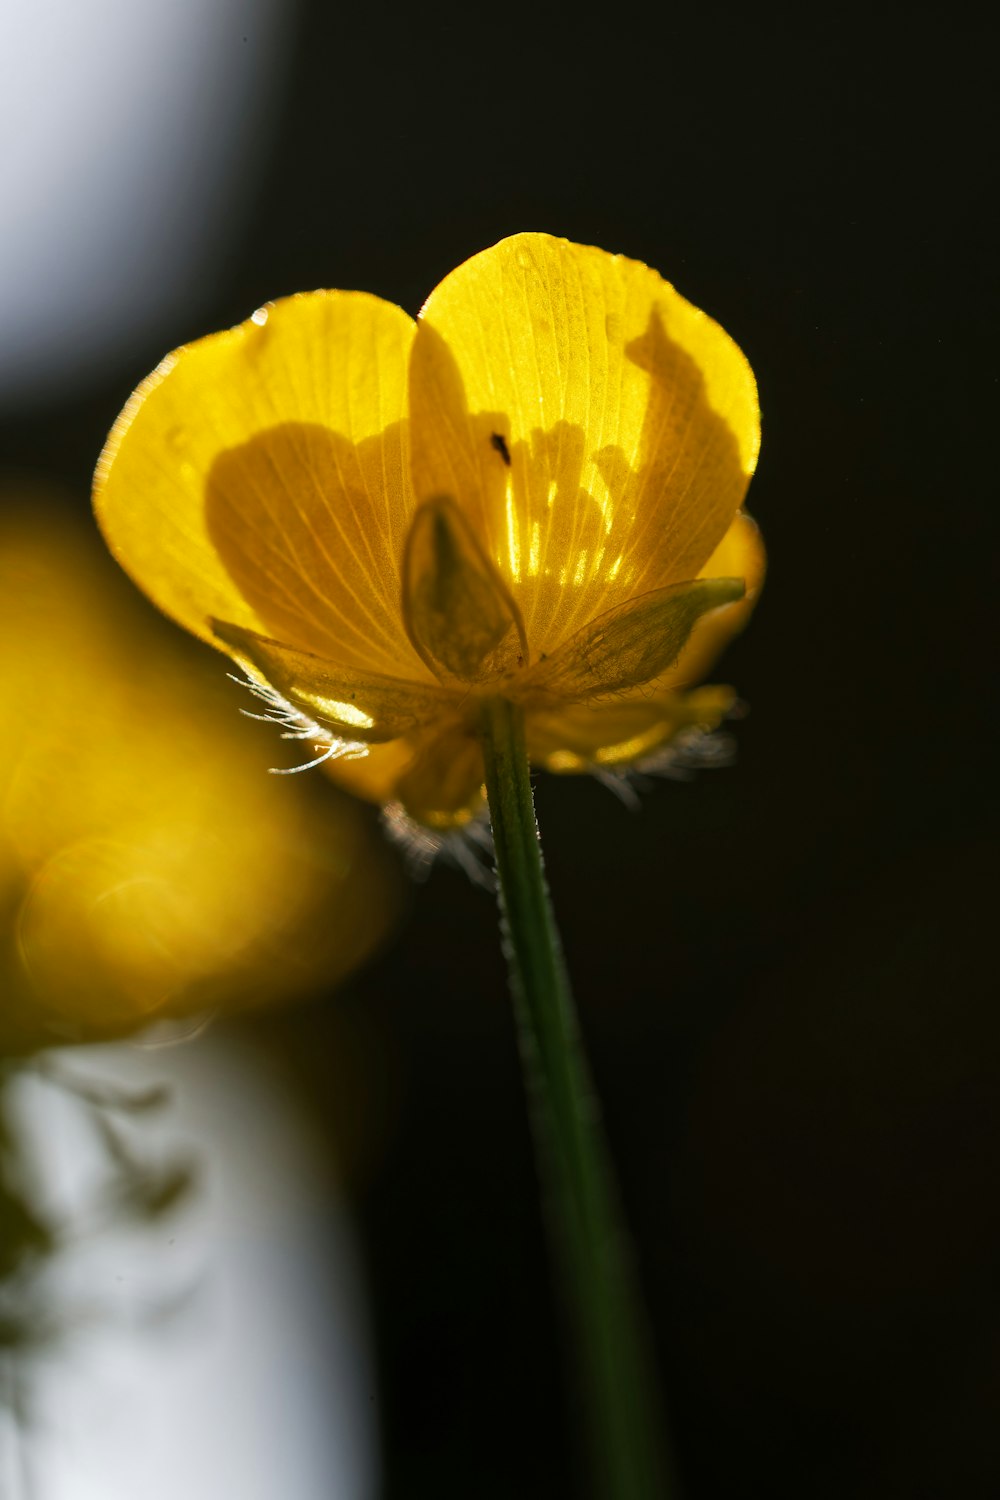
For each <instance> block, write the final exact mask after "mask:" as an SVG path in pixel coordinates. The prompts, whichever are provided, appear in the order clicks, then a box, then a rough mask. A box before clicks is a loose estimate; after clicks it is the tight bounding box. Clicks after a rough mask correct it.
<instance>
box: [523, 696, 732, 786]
mask: <svg viewBox="0 0 1000 1500" xmlns="http://www.w3.org/2000/svg"><path fill="white" fill-rule="evenodd" d="M734 697H735V695H734V693H733V691H732V689H731V688H727V687H706V688H700V689H699V690H698V691H697V692H694V693H669V694H665V695H664V696H663V697H662V698H657V699H650V698H646V699H633V700H631V701H629V702H625V703H622V702H618V703H597V704H574V705H571V706H569V707H567V708H564V709H560V710H559V711H557V712H552V713H532V714H529V716H528V721H527V738H528V753H529V755H530V757H531V760H532V762H533V763H534V764H535V765H540V766H544V767H545V769H546V770H547V771H558V772H563V773H566V772H569V773H577V772H586V771H592V770H593V769H594V767H595V766H618V765H629V764H632V763H634V762H635V761H638V760H642V759H643V757H645V756H648V755H651V754H652V753H653V752H654V751H655V750H658V749H659V748H660V746H661V745H665V744H667V743H669V741H670V740H672V739H673V738H674V736H675V735H676V734H677V733H678V732H679V731H680V730H682V729H689V728H697V729H715V728H716V727H717V726H718V725H719V724H720V723H721V722H722V720H723V719H724V718H725V716H726V714H727V713H728V711H729V709H730V708H731V707H732V705H733V701H734Z"/></svg>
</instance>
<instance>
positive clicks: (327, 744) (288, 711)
mask: <svg viewBox="0 0 1000 1500" xmlns="http://www.w3.org/2000/svg"><path fill="white" fill-rule="evenodd" d="M226 676H227V677H228V678H229V679H230V680H231V681H232V682H236V683H239V685H240V687H245V688H249V689H250V692H251V693H252V694H253V696H254V697H255V698H259V699H260V700H261V702H262V703H266V704H267V705H268V707H269V709H270V712H269V713H266V714H255V713H251V712H250V710H249V709H248V708H241V709H240V713H241V714H242V715H243V717H244V718H245V719H257V720H259V722H260V723H262V724H277V725H278V727H279V729H281V730H282V735H281V738H282V739H283V740H308V741H310V742H311V744H312V747H313V749H314V750H315V751H316V752H317V753H316V757H315V759H313V760H307V761H306V762H305V763H304V764H303V765H301V766H269V767H268V770H269V771H270V773H271V775H272V776H295V775H297V774H298V772H299V771H312V770H313V769H314V768H315V767H316V766H321V765H322V764H323V763H324V761H328V760H361V759H362V758H363V757H364V756H366V755H367V754H368V746H367V745H366V744H365V743H364V742H363V741H362V740H345V739H343V738H342V737H341V736H340V735H336V734H331V733H330V730H329V729H324V728H323V725H322V722H317V720H315V719H310V718H309V716H308V714H304V713H302V712H301V710H300V709H297V708H296V707H295V706H294V705H293V704H291V703H289V701H288V699H287V698H283V697H282V696H281V694H280V693H279V692H278V690H277V688H273V687H272V686H271V684H270V683H269V682H259V681H258V680H257V679H256V678H255V677H237V676H236V674H235V672H227V673H226Z"/></svg>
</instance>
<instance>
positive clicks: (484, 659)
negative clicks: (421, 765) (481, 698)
mask: <svg viewBox="0 0 1000 1500" xmlns="http://www.w3.org/2000/svg"><path fill="white" fill-rule="evenodd" d="M403 613H404V618H405V620H406V628H407V630H408V631H409V634H410V639H411V640H412V642H413V644H414V646H415V647H416V648H417V650H418V651H419V653H420V655H421V656H422V657H423V659H424V661H425V662H426V663H427V665H428V666H429V667H430V668H431V670H432V671H433V672H434V673H436V675H437V676H438V677H440V678H441V680H442V681H444V682H449V681H458V682H465V683H473V682H486V681H490V680H491V679H493V678H496V677H499V676H500V675H502V674H503V673H504V672H507V671H511V670H513V669H514V668H515V667H517V666H519V665H521V664H522V663H523V661H524V658H525V654H526V647H525V644H524V627H523V625H522V624H521V620H520V616H519V615H518V612H517V607H516V605H515V604H514V603H513V601H512V600H511V598H510V595H509V594H508V592H507V590H506V589H505V588H504V585H503V583H502V581H501V579H500V577H499V575H498V573H497V570H496V568H495V566H494V565H493V563H491V562H490V560H489V558H488V557H487V556H486V554H485V553H484V552H483V550H482V548H481V547H480V545H479V543H478V542H477V541H476V538H475V537H474V536H473V534H472V532H471V531H470V529H469V524H468V522H467V521H466V520H465V519H464V517H463V515H462V513H461V511H459V510H458V509H457V508H456V506H455V505H454V504H453V503H452V502H451V501H450V500H446V499H438V500H429V501H427V502H426V504H424V505H422V506H421V507H420V509H419V510H418V511H417V514H416V516H415V517H414V519H413V525H412V527H411V528H410V534H409V536H408V538H407V542H406V554H405V558H404V562H403Z"/></svg>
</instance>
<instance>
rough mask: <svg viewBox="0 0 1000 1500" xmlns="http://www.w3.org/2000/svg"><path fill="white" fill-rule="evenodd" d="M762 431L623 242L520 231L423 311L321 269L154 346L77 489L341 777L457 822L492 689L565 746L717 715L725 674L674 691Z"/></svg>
mask: <svg viewBox="0 0 1000 1500" xmlns="http://www.w3.org/2000/svg"><path fill="white" fill-rule="evenodd" d="M758 443H759V412H758V404H757V394H756V388H755V384H754V379H753V374H752V372H751V370H750V367H749V365H748V364H747V361H746V359H745V358H744V356H743V355H742V354H741V353H740V351H739V349H738V348H737V347H736V345H735V344H734V343H733V342H732V340H731V339H730V338H729V336H728V335H727V334H726V333H725V332H724V331H723V330H722V329H721V328H720V327H719V326H718V325H717V324H716V323H714V322H712V320H711V319H710V318H708V317H706V316H705V314H704V313H702V312H700V311H698V310H697V309H696V308H694V307H692V306H691V304H690V303H688V302H686V301H685V300H684V299H683V298H682V297H681V296H679V294H678V293H677V292H675V291H674V289H673V288H672V287H671V286H669V285H668V284H667V283H666V282H665V281H663V280H662V279H661V278H660V276H659V275H657V273H656V272H655V271H652V270H650V269H649V268H647V267H646V266H644V265H640V264H638V263H637V262H635V261H630V260H627V259H625V258H623V257H621V256H612V255H608V254H606V253H605V252H603V251H601V250H596V249H590V248H585V247H582V246H579V245H572V244H568V243H567V242H565V241H562V240H557V239H553V238H550V237H549V236H547V235H541V234H522V235H515V236H514V237H513V238H511V239H507V240H504V241H502V242H501V243H500V244H499V245H496V246H494V247H493V248H492V249H491V250H487V251H484V252H483V253H482V254H480V255H477V256H474V257H473V258H472V259H471V260H469V261H467V262H465V264H464V265H461V266H459V267H458V269H457V270H455V271H453V272H452V273H451V274H450V275H449V276H447V277H446V278H445V280H444V281H443V282H442V283H441V284H440V286H438V287H437V289H436V290H435V291H434V292H433V293H432V294H431V296H430V298H429V299H428V301H427V303H426V305H425V306H424V308H423V310H422V312H421V314H420V316H419V318H418V319H417V320H416V321H414V320H413V319H411V318H410V317H408V316H407V314H406V313H404V312H402V311H401V310H400V309H399V308H397V307H394V306H392V305H391V304H389V303H386V302H382V301H380V300H379V299H377V298H375V297H372V296H368V295H366V294H364V293H359V292H342V291H322V292H314V293H311V294H302V295H298V296H293V297H288V298H285V299H283V300H281V301H278V302H274V303H271V304H269V305H268V306H266V307H264V308H261V309H260V311H258V312H256V313H254V315H253V316H252V317H251V318H250V319H249V320H248V321H247V322H246V323H244V324H242V325H241V326H239V327H238V328H235V329H232V330H230V331H228V332H225V333H220V334H216V335H213V336H212V337H209V338H205V339H201V340H199V341H198V342H197V343H194V344H190V345H188V346H187V347H185V348H183V349H180V350H178V351H177V352H176V353H174V354H171V355H169V356H168V357H167V358H166V359H165V360H164V361H163V363H162V364H161V365H160V367H159V368H158V369H157V370H156V371H155V372H154V374H152V375H151V376H150V377H149V378H148V380H146V381H145V382H144V384H143V385H142V386H141V387H140V388H139V390H138V391H137V392H136V393H135V395H134V396H133V397H132V399H131V401H130V402H129V403H128V405H127V407H126V409H125V411H124V412H123V413H122V415H121V417H120V418H119V420H118V422H117V424H116V425H115V427H114V429H113V431H112V433H111V436H110V438H109V441H108V444H107V447H106V448H105V451H104V453H103V455H102V458H101V461H100V464H99V467H98V472H97V480H96V490H95V503H96V508H97V514H98V518H99V520H100V524H101V526H102V529H103V531H104V534H105V537H106V538H107V541H108V543H109V545H110V547H111V549H112V551H113V552H114V554H115V556H116V557H117V558H118V560H119V561H120V562H121V563H122V565H123V566H124V567H125V568H126V570H127V571H128V572H129V573H130V574H131V575H132V577H133V578H134V579H135V581H136V582H137V583H138V584H139V585H140V586H141V587H142V588H144V589H145V590H146V592H147V593H148V594H149V595H150V596H151V597H152V599H153V600H155V602H156V603H157V604H158V605H159V606H160V607H161V608H162V609H163V610H165V611H166V612H167V614H169V615H172V616H173V617H174V618H175V619H176V620H178V621H179V622H180V623H181V624H182V625H185V626H186V627H187V628H188V629H189V630H191V631H193V632H194V633H195V634H196V635H198V636H201V637H202V638H203V639H204V640H206V641H209V642H210V643H211V644H213V645H215V646H217V647H220V648H221V649H223V650H224V651H226V652H228V653H229V654H230V655H231V656H232V657H233V658H235V660H236V661H237V662H239V663H240V665H241V666H242V667H243V668H244V669H245V671H246V672H247V674H248V675H249V677H250V678H251V680H252V681H253V682H254V683H255V684H256V691H257V693H258V696H260V697H263V698H264V699H265V700H266V701H267V703H268V705H269V707H270V708H271V710H272V712H273V713H274V716H275V717H276V718H277V719H278V720H279V721H280V722H281V723H282V724H283V725H284V726H285V728H286V730H287V732H288V733H289V734H291V735H295V736H297V737H300V738H302V739H305V740H308V741H310V742H311V743H313V744H314V745H315V751H316V756H317V758H318V759H321V760H324V761H325V762H326V764H327V766H328V768H329V769H330V771H331V774H332V775H333V776H334V777H335V778H336V779H338V780H340V781H341V782H342V783H344V784H346V785H348V786H349V787H351V788H352V789H353V790H355V791H356V792H358V793H360V794H362V795H364V796H367V797H369V798H372V799H373V800H376V801H381V802H393V803H398V804H401V805H402V807H403V808H404V809H405V810H406V813H407V814H408V815H409V816H410V817H412V818H413V819H415V820H416V821H418V822H420V823H423V824H426V825H429V826H431V827H449V826H453V825H458V824H462V823H464V822H466V821H467V820H468V819H469V818H470V817H472V816H474V814H475V812H476V811H477V809H478V808H479V807H480V806H481V803H482V783H483V759H482V752H481V748H480V738H479V735H480V723H481V715H482V705H483V702H484V700H486V699H490V698H496V697H505V698H507V699H509V700H511V701H512V702H515V703H517V704H518V705H520V706H521V707H522V708H523V709H524V711H525V715H526V724H527V741H528V749H529V753H530V755H531V758H532V760H533V761H534V762H535V763H536V764H539V765H542V766H545V767H548V768H549V769H551V770H555V771H580V770H587V769H591V768H594V767H606V766H612V767H613V766H619V765H627V764H629V763H632V762H635V761H637V760H640V759H642V758H643V757H645V756H648V755H649V754H650V753H651V752H653V751H655V750H656V749H657V748H658V747H659V746H661V745H663V744H665V743H667V742H668V741H669V740H670V739H671V738H672V737H673V736H675V735H676V734H678V732H679V731H681V730H684V729H687V728H690V727H692V726H696V727H698V728H702V729H711V728H713V727H714V726H715V725H717V724H718V723H719V721H720V720H721V718H722V717H723V716H724V715H725V713H726V712H727V710H728V708H729V706H730V704H731V702H732V694H731V692H730V691H729V690H728V689H725V688H702V689H698V690H694V691H692V690H691V689H692V686H693V685H694V684H696V683H697V682H698V681H699V680H700V679H701V678H702V676H703V675H704V673H705V671H706V670H707V669H708V667H709V665H710V664H711V662H712V660H713V659H714V657H715V656H716V654H717V652H718V651H719V650H720V649H721V647H722V646H723V644H724V643H725V642H726V640H727V639H728V638H729V637H730V636H731V635H732V634H733V633H734V632H735V631H736V630H738V629H739V628H740V627H741V626H742V624H743V623H744V622H745V619H746V617H747V613H748V611H749V609H750V607H751V604H752V601H753V599H754V597H755V595H756V592H757V590H758V588H759V586H760V583H761V580H762V576H763V549H762V546H761V543H760V540H759V537H758V534H757V531H756V528H755V527H754V525H753V522H752V521H751V520H750V519H749V518H748V517H747V516H746V515H745V514H744V513H743V512H742V511H741V510H740V506H741V504H742V501H743V497H744V494H745V492H746V487H747V484H748V482H749V478H750V475H751V473H752V472H753V468H754V464H755V461H756V457H757V450H758Z"/></svg>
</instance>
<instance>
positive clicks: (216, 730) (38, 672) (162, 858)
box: [0, 493, 400, 1045]
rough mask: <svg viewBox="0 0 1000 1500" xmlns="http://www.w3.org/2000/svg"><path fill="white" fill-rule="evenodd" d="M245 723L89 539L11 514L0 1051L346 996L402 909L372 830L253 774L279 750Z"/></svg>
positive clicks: (39, 502) (343, 807) (1, 819)
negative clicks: (348, 982)
mask: <svg viewBox="0 0 1000 1500" xmlns="http://www.w3.org/2000/svg"><path fill="white" fill-rule="evenodd" d="M0 498H2V497H0ZM244 706H253V705H252V703H251V700H250V699H249V698H248V697H247V698H244V697H243V696H242V695H241V690H240V688H239V687H238V686H236V684H234V683H233V682H231V681H228V680H227V679H226V676H225V674H224V672H223V671H221V670H220V666H219V664H218V659H217V658H214V659H213V658H209V657H208V654H207V653H202V652H199V651H195V652H193V653H192V652H191V651H190V649H189V648H188V646H187V643H185V642H183V641H182V640H180V639H176V638H175V636H174V632H172V631H171V630H170V628H169V627H168V626H166V625H161V622H160V621H159V620H158V619H157V618H156V617H155V616H154V615H153V614H152V611H150V610H148V609H147V608H146V606H145V605H144V604H143V603H142V602H141V601H140V600H139V599H138V597H137V596H135V595H134V593H133V592H132V590H131V589H130V588H129V586H128V585H127V584H126V583H124V580H122V578H121V576H120V575H119V573H118V571H117V569H116V568H115V567H114V565H113V563H112V562H111V561H110V559H108V558H107V557H106V555H105V554H104V552H103V549H102V547H101V545H100V542H99V540H98V538H97V537H96V535H95V534H93V533H92V532H91V530H90V529H89V528H87V527H86V526H85V525H84V524H83V523H81V522H78V521H77V520H76V519H74V518H73V517H72V515H71V513H70V512H69V511H68V510H67V509H66V508H64V507H60V506H59V505H57V504H54V503H53V501H52V498H51V497H49V496H46V495H44V494H39V493H36V494H35V495H34V496H31V497H29V496H27V495H24V496H22V497H21V503H20V504H16V505H11V504H10V502H9V500H8V502H7V503H6V504H5V505H4V516H3V519H0V921H2V923H3V926H2V931H0V975H2V984H3V991H4V996H5V999H4V1002H3V1006H2V1014H0V1039H2V1040H3V1041H4V1042H5V1043H6V1044H7V1045H35V1044H38V1043H39V1042H40V1041H43V1040H48V1041H66V1040H72V1039H74V1038H77V1039H81V1040H83V1039H90V1038H92V1037H94V1036H104V1035H108V1034H114V1033H116V1032H121V1031H123V1030H124V1031H127V1030H131V1029H132V1028H134V1027H136V1026H138V1025H141V1024H144V1023H145V1022H147V1021H149V1020H151V1019H154V1018H158V1017H161V1016H164V1015H177V1014H181V1013H190V1012H197V1011H201V1010H207V1011H212V1010H215V1009H217V1008H219V1007H220V1006H229V1005H233V1004H243V1003H249V1004H259V1003H261V1002H264V1001H270V1000H275V999H280V998H283V997H285V996H287V995H290V994H292V993H294V992H296V991H302V990H305V989H308V988H309V987H311V986H312V987H317V986H319V985H325V984H328V983H330V982H332V981H335V980H336V979H338V978H341V977H343V976H344V975H345V974H346V973H347V972H348V971H349V970H350V969H352V968H353V967H355V966H356V965H357V964H358V963H359V962H361V961H362V960H363V958H364V957H365V956H366V954H368V953H369V952H370V951H371V950H372V949H373V948H374V947H375V945H376V944H377V943H378V941H379V939H380V938H381V937H382V936H383V935H384V934H385V932H386V931H387V929H388V927H389V926H390V924H391V922H392V920H393V918H394V916H395V914H396V912H397V910H398V904H399V895H400V891H399V886H398V883H397V878H396V872H395V867H394V865H393V863H392V860H391V856H390V855H389V854H388V852H387V851H386V850H385V849H384V847H383V846H382V844H381V841H380V840H379V838H378V836H377V833H376V831H375V829H374V828H373V827H372V826H371V818H370V814H369V812H368V811H367V810H366V809H364V808H362V807H360V806H359V805H358V804H357V803H355V802H354V801H353V800H352V799H350V798H348V797H346V796H343V795H341V794H340V793H338V792H337V791H336V790H335V789H333V788H331V787H330V786H329V783H328V782H326V781H325V779H320V778H311V777H301V778H300V777H292V778H289V777H274V776H269V775H267V774H266V773H267V769H268V767H269V765H271V764H273V761H274V757H275V756H276V755H277V754H280V753H281V752H280V751H279V749H278V746H277V744H276V743H275V740H274V738H273V735H272V734H271V733H270V732H269V731H265V730H263V729H261V731H260V732H259V733H257V732H255V730H254V728H253V726H251V725H249V724H247V722H246V720H245V719H243V718H241V717H240V714H239V712H238V710H239V709H240V707H244ZM301 748H302V747H300V746H296V749H297V750H301ZM300 758H302V757H301V756H300ZM291 763H292V764H294V763H295V762H294V760H293V761H292V762H291Z"/></svg>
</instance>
